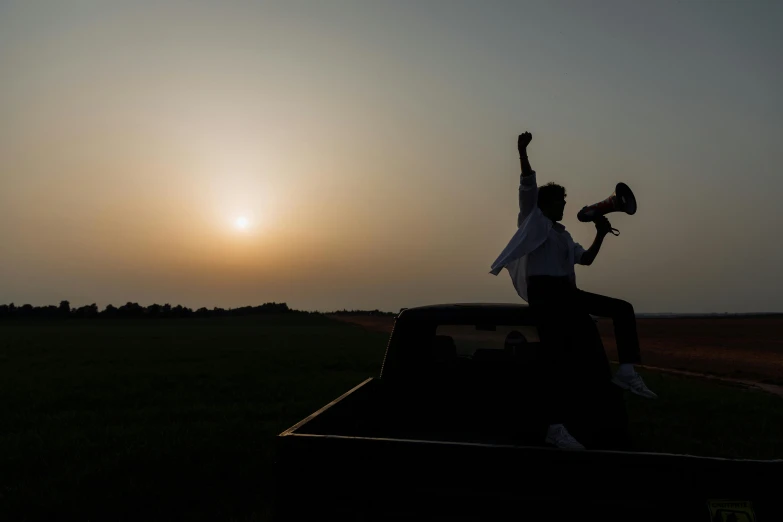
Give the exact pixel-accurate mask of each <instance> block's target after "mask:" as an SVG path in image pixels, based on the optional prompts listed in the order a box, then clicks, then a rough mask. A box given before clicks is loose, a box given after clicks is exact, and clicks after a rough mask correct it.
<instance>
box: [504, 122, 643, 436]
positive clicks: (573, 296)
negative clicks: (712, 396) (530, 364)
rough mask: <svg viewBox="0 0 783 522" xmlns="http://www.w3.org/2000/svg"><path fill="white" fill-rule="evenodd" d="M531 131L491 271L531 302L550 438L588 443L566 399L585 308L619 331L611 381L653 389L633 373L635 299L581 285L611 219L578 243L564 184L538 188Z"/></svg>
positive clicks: (523, 140)
mask: <svg viewBox="0 0 783 522" xmlns="http://www.w3.org/2000/svg"><path fill="white" fill-rule="evenodd" d="M532 139H533V136H532V134H530V133H529V132H525V133H523V134H520V135H519V137H518V139H517V149H518V150H519V161H520V165H521V167H522V175H521V177H520V185H519V215H518V216H517V231H516V233H515V234H514V236H513V237H512V238H511V240H510V241H509V243H508V245H507V246H506V248H505V249H504V250H503V252H502V253H501V254H500V256H499V257H498V258H497V259H496V260H495V262H494V263H493V264H492V269H491V271H490V273H491V274H492V275H498V274H499V273H500V271H501V270H502V269H503V268H506V269H507V270H508V272H509V274H510V275H511V280H512V282H513V284H514V288H515V289H516V291H517V293H518V294H519V296H520V297H521V298H522V299H524V300H525V301H527V302H528V303H530V309H531V311H532V313H533V315H534V316H535V317H536V321H537V324H538V330H539V336H540V338H541V341H542V343H544V344H545V345H546V350H547V354H548V356H549V359H548V363H549V364H550V365H552V367H551V368H550V369H549V370H550V371H551V373H550V374H549V377H548V379H549V380H548V381H547V382H545V387H546V388H548V390H547V391H546V392H545V393H546V395H547V399H548V401H547V402H548V403H549V404H548V410H549V415H550V424H549V428H548V430H547V436H546V442H547V443H549V444H553V445H554V446H557V447H558V448H564V449H584V446H582V444H580V443H579V442H578V441H577V440H576V439H574V438H573V437H572V436H571V434H570V433H568V431H567V430H566V428H565V427H564V426H563V424H562V422H563V419H562V418H561V417H562V415H563V411H564V410H565V408H564V401H565V400H566V393H568V391H570V390H568V386H567V385H568V370H569V369H570V366H569V360H568V359H569V358H568V351H569V350H571V349H578V344H579V343H580V342H581V343H584V342H585V331H584V326H583V325H584V324H585V317H587V315H588V314H593V315H598V316H602V317H611V318H612V320H613V323H614V330H615V337H616V339H617V352H618V356H619V359H620V367H619V369H618V371H617V372H616V374H615V375H614V377H612V382H614V383H615V384H616V385H618V386H620V387H621V388H623V389H625V390H628V391H631V392H632V393H635V394H637V395H640V396H642V397H647V398H655V397H656V395H655V394H654V393H653V392H652V391H650V389H649V388H647V386H646V385H645V384H644V381H643V380H642V378H641V376H640V375H639V374H637V373H636V370H635V369H634V366H633V365H634V364H638V363H639V362H640V357H639V339H638V336H637V333H636V316H635V315H634V310H633V306H631V305H630V304H629V303H627V302H625V301H621V300H619V299H612V298H610V297H605V296H602V295H597V294H591V293H589V292H584V291H582V290H579V289H578V288H577V286H576V277H575V273H574V265H575V264H576V263H578V264H581V265H588V266H589V265H591V264H592V263H593V261H594V260H595V258H596V256H597V255H598V252H599V250H600V249H601V244H602V243H603V240H604V238H605V237H606V235H607V234H608V233H609V232H610V231H611V230H612V226H611V224H610V223H609V220H608V219H606V217H605V216H601V217H600V218H599V219H597V220H595V227H596V236H595V240H594V241H593V244H592V246H590V248H589V249H587V250H585V249H584V248H583V247H582V246H581V245H580V244H579V243H575V242H574V240H573V239H572V238H571V234H569V233H568V232H567V231H566V229H565V227H564V226H563V225H562V224H561V223H560V221H561V220H562V219H563V210H564V209H565V195H566V194H565V188H563V187H561V186H560V185H556V184H554V183H548V184H546V185H544V186H543V187H541V188H540V189H539V188H538V186H537V184H536V173H535V171H534V170H533V169H532V168H531V166H530V161H529V160H528V157H527V146H528V145H529V144H530V142H531V140H532Z"/></svg>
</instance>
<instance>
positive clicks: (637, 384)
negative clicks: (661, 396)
mask: <svg viewBox="0 0 783 522" xmlns="http://www.w3.org/2000/svg"><path fill="white" fill-rule="evenodd" d="M612 382H613V383H615V384H616V385H617V386H619V387H620V388H622V389H623V390H628V391H629V392H631V393H635V394H636V395H639V396H640V397H645V398H647V399H657V398H658V396H657V395H655V393H653V391H652V390H650V388H648V387H647V385H646V384H644V381H643V380H642V376H641V375H639V374H638V373H636V372H634V373H632V374H630V375H628V374H625V375H621V374H619V373H618V374H616V375H615V376H614V377H612Z"/></svg>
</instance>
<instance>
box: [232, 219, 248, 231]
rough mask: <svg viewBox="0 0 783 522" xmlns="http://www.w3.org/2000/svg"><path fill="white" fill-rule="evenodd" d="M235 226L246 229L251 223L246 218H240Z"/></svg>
mask: <svg viewBox="0 0 783 522" xmlns="http://www.w3.org/2000/svg"><path fill="white" fill-rule="evenodd" d="M234 225H235V226H236V227H237V228H239V229H242V230H244V229H246V228H247V227H248V226H249V225H250V221H248V219H247V218H246V217H238V218H237V220H236V221H235V222H234Z"/></svg>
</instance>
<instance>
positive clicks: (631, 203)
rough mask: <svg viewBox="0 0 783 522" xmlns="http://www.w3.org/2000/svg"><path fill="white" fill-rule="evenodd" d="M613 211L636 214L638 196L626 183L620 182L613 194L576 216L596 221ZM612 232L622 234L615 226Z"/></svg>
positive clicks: (579, 218) (585, 220)
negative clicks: (635, 195)
mask: <svg viewBox="0 0 783 522" xmlns="http://www.w3.org/2000/svg"><path fill="white" fill-rule="evenodd" d="M611 212H625V213H626V214H628V215H630V216H632V215H634V214H636V197H634V195H633V192H632V191H631V189H630V187H628V185H626V184H625V183H618V184H617V186H616V187H615V189H614V192H613V193H612V195H611V196H609V197H608V198H606V199H605V200H603V201H599V202H598V203H595V204H593V205H590V206H589V207H583V208H582V210H580V211H579V213H578V214H577V215H576V218H577V219H578V220H579V221H582V222H587V221H595V220H596V219H597V218H599V217H600V216H603V215H605V214H609V213H611ZM611 232H612V234H614V235H615V236H619V235H620V231H619V230H617V229H616V228H613V229H612V230H611ZM615 232H616V234H615Z"/></svg>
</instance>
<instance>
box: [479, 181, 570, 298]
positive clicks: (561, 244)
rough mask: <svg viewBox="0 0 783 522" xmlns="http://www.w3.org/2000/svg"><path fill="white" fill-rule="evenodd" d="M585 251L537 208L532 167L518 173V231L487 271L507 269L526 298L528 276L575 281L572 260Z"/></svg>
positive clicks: (494, 271) (559, 225)
mask: <svg viewBox="0 0 783 522" xmlns="http://www.w3.org/2000/svg"><path fill="white" fill-rule="evenodd" d="M584 252H585V249H584V248H582V245H580V244H579V243H575V242H574V240H573V238H571V234H569V233H568V231H566V229H565V227H564V226H563V225H561V224H560V223H553V222H552V220H551V219H549V218H548V217H546V216H544V214H543V213H542V212H541V209H540V208H538V185H536V173H535V171H534V172H533V174H531V175H530V176H520V182H519V215H518V216H517V231H516V232H515V233H514V235H513V236H512V237H511V240H510V241H509V242H508V245H506V248H504V249H503V252H501V253H500V256H498V258H497V259H496V260H495V262H494V263H492V270H491V271H490V274H492V275H498V274H499V273H500V271H501V270H503V269H504V268H505V269H507V270H508V273H509V275H511V281H512V282H513V283H514V288H515V289H516V291H517V293H518V294H519V297H521V298H522V299H524V300H525V301H527V300H528V299H527V278H528V277H529V276H536V275H548V276H566V277H569V278H571V280H572V281H574V283H575V282H576V276H575V274H574V264H575V263H579V262H580V261H581V260H582V254H583V253H584Z"/></svg>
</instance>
